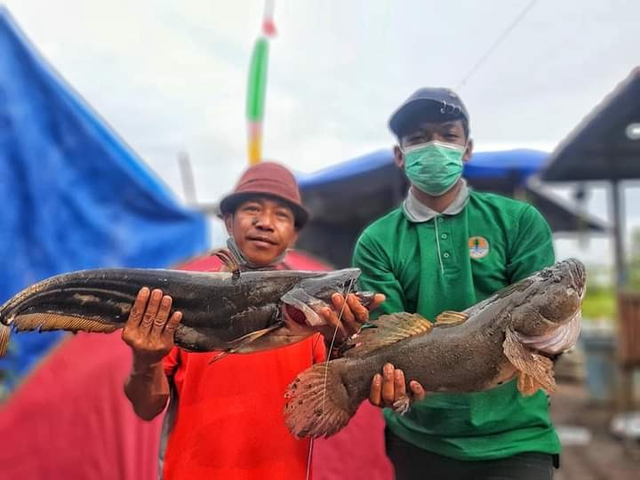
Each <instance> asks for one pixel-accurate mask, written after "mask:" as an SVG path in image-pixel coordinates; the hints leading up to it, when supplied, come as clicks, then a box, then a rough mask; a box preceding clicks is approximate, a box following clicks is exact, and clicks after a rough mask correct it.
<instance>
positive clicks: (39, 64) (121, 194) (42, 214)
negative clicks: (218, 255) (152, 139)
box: [0, 6, 208, 379]
mask: <svg viewBox="0 0 640 480" xmlns="http://www.w3.org/2000/svg"><path fill="white" fill-rule="evenodd" d="M0 211H1V214H0V301H4V300H6V299H8V298H10V297H11V296H12V295H14V294H15V293H17V292H18V291H19V290H21V289H23V288H24V287H26V286H28V285H30V284H32V283H34V282H36V281H39V280H41V279H44V278H46V277H49V276H52V275H55V274H58V273H62V272H68V271H73V270H80V269H87V268H96V267H104V266H131V267H167V266H170V265H171V264H174V263H176V262H179V261H181V260H184V259H186V258H188V257H191V256H193V255H195V254H198V253H201V252H202V251H204V250H205V249H206V248H207V239H208V234H207V226H206V219H205V218H204V217H203V216H202V215H201V214H199V213H197V212H194V211H190V210H187V209H185V208H183V207H182V206H180V205H179V203H178V202H177V200H176V199H175V198H174V197H173V196H172V195H171V193H170V191H169V190H168V189H167V188H166V187H165V186H164V185H163V184H162V183H161V182H160V181H159V180H158V179H157V178H156V177H155V176H154V175H153V174H152V173H151V171H150V170H148V169H147V168H146V166H145V165H144V163H143V162H142V161H141V160H140V159H139V158H138V157H137V155H136V154H135V153H134V152H133V151H132V150H131V149H130V148H129V147H128V146H127V145H126V144H125V142H124V141H122V140H121V139H120V138H119V137H118V136H117V135H116V134H115V133H114V132H113V131H112V130H111V129H110V128H109V126H108V125H107V124H106V123H105V122H104V121H103V120H101V119H100V117H99V116H98V115H97V114H96V113H95V112H93V111H92V110H91V108H90V107H89V106H88V105H87V104H86V103H85V102H84V101H83V100H82V99H81V98H80V96H79V95H77V94H76V93H75V92H74V91H73V89H72V88H71V87H70V86H69V85H67V84H66V83H65V82H64V80H62V78H61V77H60V76H59V75H58V74H57V73H56V72H55V71H54V70H53V69H52V68H51V67H50V66H49V65H48V64H47V63H46V62H45V61H44V60H43V58H42V57H41V56H40V55H39V54H38V52H37V51H36V50H35V48H34V47H33V46H32V45H31V44H30V42H29V41H28V40H27V38H26V37H25V35H24V34H23V33H22V32H21V31H20V30H19V28H18V27H17V26H16V24H15V22H14V21H13V19H12V17H11V16H10V15H9V13H8V11H7V10H6V9H5V8H3V7H1V6H0ZM60 335H61V334H56V333H47V334H38V333H35V334H28V333H21V334H19V335H13V336H12V342H11V344H10V353H9V355H8V356H7V357H5V358H4V359H2V360H0V370H4V372H5V373H4V374H5V375H9V376H11V377H12V378H14V379H15V378H16V377H20V376H21V375H23V374H24V373H25V372H27V371H28V370H29V369H30V368H31V366H32V365H33V363H34V362H35V361H37V360H38V359H39V358H40V357H41V355H42V354H43V352H45V351H47V350H48V349H49V348H50V347H51V346H52V345H53V344H55V343H56V342H57V340H58V339H59V338H60Z"/></svg>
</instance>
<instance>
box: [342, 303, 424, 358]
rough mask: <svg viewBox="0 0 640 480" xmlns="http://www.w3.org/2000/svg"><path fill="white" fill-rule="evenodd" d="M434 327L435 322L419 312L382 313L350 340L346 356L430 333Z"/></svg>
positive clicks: (363, 353)
mask: <svg viewBox="0 0 640 480" xmlns="http://www.w3.org/2000/svg"><path fill="white" fill-rule="evenodd" d="M432 328H433V324H432V323H431V322H430V321H429V320H427V319H426V318H424V317H422V316H421V315H418V314H417V313H407V312H401V313H392V314H389V315H382V316H381V317H380V318H378V320H376V321H375V322H374V323H373V324H372V325H371V326H367V327H365V328H363V329H362V330H360V332H358V333H357V334H356V335H355V336H354V337H352V338H351V339H350V340H349V346H348V347H347V348H349V347H350V348H349V350H347V351H346V352H345V354H344V356H345V357H355V356H359V355H366V354H368V353H370V352H373V351H375V350H378V349H379V348H382V347H386V346H387V345H391V344H393V343H396V342H399V341H400V340H403V339H405V338H409V337H413V336H415V335H420V334H423V333H428V332H430V331H431V329H432Z"/></svg>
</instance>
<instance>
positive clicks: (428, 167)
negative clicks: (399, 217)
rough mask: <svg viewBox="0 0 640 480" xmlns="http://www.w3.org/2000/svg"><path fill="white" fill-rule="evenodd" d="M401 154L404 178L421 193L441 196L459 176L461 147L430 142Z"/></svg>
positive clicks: (462, 147)
mask: <svg viewBox="0 0 640 480" xmlns="http://www.w3.org/2000/svg"><path fill="white" fill-rule="evenodd" d="M401 150H402V153H403V154H404V170H405V172H406V174H407V177H409V180H410V181H411V183H412V184H413V185H415V186H416V187H417V188H419V189H420V190H421V191H423V192H424V193H427V194H429V195H433V196H434V197H437V196H439V195H443V194H445V193H446V192H448V191H449V190H451V188H453V186H454V185H455V184H456V182H457V181H458V180H459V179H460V177H461V176H462V157H463V155H464V152H465V150H466V147H464V146H461V145H456V144H454V143H444V142H438V141H437V140H434V141H432V142H428V143H421V144H420V145H415V146H412V147H407V148H405V149H401Z"/></svg>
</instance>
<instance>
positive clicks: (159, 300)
mask: <svg viewBox="0 0 640 480" xmlns="http://www.w3.org/2000/svg"><path fill="white" fill-rule="evenodd" d="M172 302H173V300H172V298H171V297H170V296H169V295H163V293H162V290H160V289H155V290H153V292H152V291H150V290H149V288H147V287H143V288H141V289H140V291H139V292H138V296H137V297H136V300H135V302H134V304H133V307H132V308H131V313H129V319H128V320H127V323H126V324H125V326H124V329H123V331H122V339H123V340H124V342H125V343H126V344H127V345H129V346H130V347H131V349H132V350H133V359H134V366H135V365H138V366H142V367H145V366H150V365H153V364H156V363H159V362H160V361H161V360H162V359H163V358H164V357H165V356H166V355H167V354H168V353H169V352H170V351H171V349H172V348H173V345H174V343H173V335H174V333H175V331H176V328H178V325H179V324H180V320H182V312H174V313H173V314H172V315H171V316H169V313H170V312H171V304H172ZM134 368H135V367H134Z"/></svg>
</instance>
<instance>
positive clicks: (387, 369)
mask: <svg viewBox="0 0 640 480" xmlns="http://www.w3.org/2000/svg"><path fill="white" fill-rule="evenodd" d="M383 371H384V373H386V374H387V375H391V372H393V366H392V365H391V364H390V363H385V364H384V367H383Z"/></svg>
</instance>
